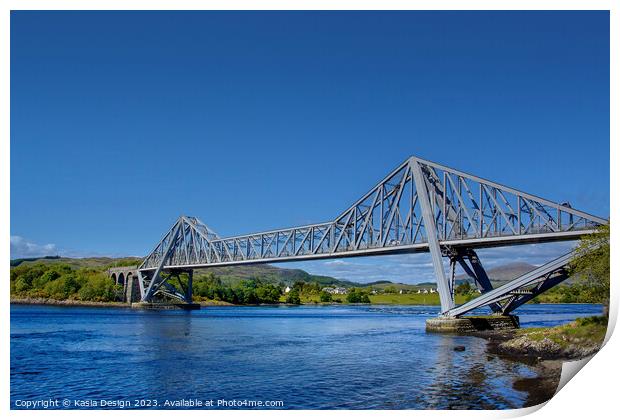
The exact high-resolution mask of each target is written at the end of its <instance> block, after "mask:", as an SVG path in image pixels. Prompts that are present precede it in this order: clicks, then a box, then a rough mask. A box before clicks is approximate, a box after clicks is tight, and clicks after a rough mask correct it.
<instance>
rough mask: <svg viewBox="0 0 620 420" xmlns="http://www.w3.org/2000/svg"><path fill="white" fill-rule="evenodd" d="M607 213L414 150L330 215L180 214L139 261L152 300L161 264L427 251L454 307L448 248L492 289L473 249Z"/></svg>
mask: <svg viewBox="0 0 620 420" xmlns="http://www.w3.org/2000/svg"><path fill="white" fill-rule="evenodd" d="M603 223H606V220H604V219H602V218H599V217H596V216H592V215H590V214H587V213H585V212H581V211H578V210H576V209H574V208H572V207H571V206H570V205H567V204H558V203H555V202H552V201H550V200H546V199H543V198H540V197H537V196H534V195H532V194H528V193H525V192H523V191H519V190H517V189H514V188H510V187H506V186H503V185H501V184H498V183H495V182H492V181H489V180H486V179H483V178H480V177H477V176H474V175H470V174H467V173H465V172H462V171H458V170H456V169H453V168H449V167H447V166H444V165H440V164H437V163H434V162H431V161H428V160H424V159H420V158H417V157H410V158H409V159H407V160H406V161H404V162H403V163H402V164H400V165H399V166H398V167H396V168H395V169H394V170H393V171H391V172H390V173H389V174H388V175H387V176H386V177H385V178H384V179H382V180H381V181H380V182H378V183H377V184H376V185H375V186H374V187H373V188H371V189H370V190H369V191H368V192H367V193H366V194H364V195H362V197H361V198H360V199H359V200H357V201H356V202H355V203H354V204H353V205H352V206H350V207H349V208H347V209H346V210H345V211H344V212H342V213H341V214H339V215H338V216H337V217H336V218H335V219H334V220H331V221H328V222H324V223H317V224H311V225H305V226H296V227H291V228H285V229H275V230H271V231H266V232H258V233H252V234H248V235H238V236H230V237H220V236H218V235H217V234H216V233H215V232H214V231H213V230H211V229H210V228H209V227H207V226H206V225H205V224H204V223H202V222H201V221H200V220H199V219H197V218H195V217H188V216H181V217H180V218H179V219H178V220H177V221H176V222H175V224H174V225H173V227H172V228H171V229H170V230H169V231H168V232H167V233H166V234H165V235H164V237H163V238H162V239H161V240H160V241H159V242H158V243H157V245H156V246H155V248H154V249H153V251H152V252H151V253H150V254H149V255H148V256H147V257H146V258H145V259H144V261H143V262H142V265H141V266H140V267H139V279H140V290H141V294H142V300H143V301H150V300H151V299H153V297H154V296H155V294H156V293H157V291H158V290H160V289H161V288H165V286H164V280H162V274H164V273H166V272H170V271H171V270H175V269H177V270H178V269H180V270H192V269H195V268H201V267H214V266H225V265H238V264H255V263H268V262H282V261H299V260H309V259H320V258H336V257H337V258H343V257H354V256H364V255H386V254H397V253H415V252H430V253H431V257H432V261H433V267H434V270H435V275H436V278H437V287H438V290H439V293H440V300H441V307H442V312H446V313H447V311H449V310H451V309H453V307H454V298H453V290H452V289H453V287H452V284H451V279H449V278H448V276H446V273H445V269H444V266H443V256H447V255H449V253H450V250H454V249H460V250H466V252H465V251H463V252H465V253H464V254H463V255H462V256H461V257H460V258H458V259H456V260H455V261H454V264H452V263H451V268H452V269H454V267H455V264H456V263H457V262H458V263H459V264H460V265H461V266H463V264H465V265H466V266H467V267H468V268H469V271H471V272H472V274H473V276H472V277H473V278H474V279H475V280H476V282H477V284H478V285H479V287H480V288H481V290H482V291H483V292H485V294H486V293H489V292H490V290H491V288H490V281H488V278H487V277H486V273H484V269H483V268H482V265H481V264H480V261H479V259H478V258H477V255H475V252H473V250H474V249H478V248H486V247H496V246H507V245H516V244H525V243H538V242H550V241H562V240H574V239H578V238H580V237H581V236H583V235H584V234H587V233H591V232H593V230H594V228H596V226H598V225H600V224H603ZM463 268H464V266H463ZM464 269H465V268H464ZM452 271H453V270H452ZM466 271H467V270H466ZM412 274H413V273H412ZM468 274H469V273H468ZM168 291H169V290H168ZM177 292H179V294H180V295H183V297H184V298H186V296H185V294H183V293H182V292H181V291H177ZM522 300H524V298H521V299H520V300H518V299H513V301H515V302H519V301H522ZM488 305H491V306H492V307H493V308H494V310H497V309H498V308H497V306H496V305H495V302H490V303H488Z"/></svg>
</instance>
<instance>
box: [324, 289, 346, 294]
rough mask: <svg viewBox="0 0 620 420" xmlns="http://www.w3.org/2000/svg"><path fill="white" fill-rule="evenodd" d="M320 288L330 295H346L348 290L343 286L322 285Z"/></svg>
mask: <svg viewBox="0 0 620 420" xmlns="http://www.w3.org/2000/svg"><path fill="white" fill-rule="evenodd" d="M322 290H323V291H324V292H327V293H331V294H332V295H346V294H347V293H348V292H349V291H348V290H347V289H345V288H344V287H324V288H323V289H322Z"/></svg>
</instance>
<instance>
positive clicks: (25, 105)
mask: <svg viewBox="0 0 620 420" xmlns="http://www.w3.org/2000/svg"><path fill="white" fill-rule="evenodd" d="M412 154H413V155H418V156H421V157H424V158H427V159H430V160H434V161H437V162H440V163H444V164H447V165H449V166H453V167H456V168H458V169H461V170H465V171H467V172H471V173H474V174H477V175H480V176H483V177H485V178H489V179H493V180H495V181H498V182H501V183H504V184H507V185H510V186H514V187H517V188H519V189H522V190H525V191H528V192H531V193H535V194H537V195H541V196H543V197H546V198H549V199H552V200H557V201H570V202H571V203H573V205H574V206H575V207H577V208H579V209H581V210H584V211H588V212H591V213H594V214H596V215H600V216H604V217H607V216H608V214H609V15H608V13H607V12H455V13H452V12H389V13H383V12H351V13H349V12H334V13H326V12H311V13H308V12H298V13H288V12H286V13H285V12H280V13H278V12H273V13H272V12H243V13H232V12H90V13H89V12H85V13H84V12H13V13H12V15H11V235H12V256H13V257H17V256H25V255H33V254H40V253H47V252H52V251H57V252H60V253H61V254H63V255H114V256H118V255H144V254H146V253H148V252H149V251H150V250H151V248H152V246H153V245H154V244H155V243H156V242H157V241H158V240H159V238H160V236H161V235H162V234H163V232H164V231H165V230H167V229H168V228H169V226H170V225H171V224H172V223H173V222H174V220H175V219H176V218H177V217H178V216H179V215H180V214H186V215H196V216H198V217H200V218H201V219H202V220H203V221H204V222H205V223H207V224H208V225H210V226H211V227H212V228H213V229H214V230H215V231H217V232H218V233H219V234H220V235H230V234H237V233H248V232H252V231H257V230H263V229H270V228H278V227H286V226H291V225H297V224H303V223H308V222H321V221H326V220H329V219H332V218H333V217H334V216H335V215H336V214H337V213H339V212H340V211H342V210H343V209H345V208H346V207H348V206H349V205H350V204H351V203H352V202H353V201H354V200H355V199H357V198H358V197H359V196H360V195H362V194H363V193H364V192H366V191H367V190H368V189H369V188H370V187H371V186H372V185H373V184H374V183H375V182H377V181H378V180H379V179H381V178H382V177H383V176H384V175H385V174H386V173H387V172H388V171H389V170H390V169H392V168H393V167H395V166H396V165H397V164H398V163H400V162H401V161H403V160H404V159H405V158H406V157H407V156H409V155H412ZM554 249H556V248H554ZM528 252H529V251H528ZM526 254H527V252H524V253H523V255H526ZM533 254H534V256H536V255H538V253H533ZM403 258H409V259H410V260H404V259H403ZM534 259H535V258H534ZM427 260H428V261H427ZM499 260H500V259H499V258H498V259H497V261H499ZM409 261H414V262H415V264H419V266H420V267H424V266H425V264H427V263H429V262H430V259H429V258H428V256H415V257H412V256H407V257H394V259H389V258H388V259H356V260H346V261H338V260H337V261H332V262H314V263H305V264H289V265H288V266H293V267H302V268H306V269H308V270H310V271H312V272H319V273H322V274H334V275H338V276H340V277H349V278H353V279H370V280H374V279H376V278H377V276H381V275H382V273H388V271H387V269H388V268H390V269H392V268H394V267H396V265H397V264H396V263H398V264H401V263H402V264H405V266H404V267H403V268H402V270H400V271H399V272H398V273H393V274H389V275H390V276H391V278H393V279H399V280H407V279H408V276H409V277H410V276H411V267H408V266H407V264H408V263H409ZM534 262H536V261H534ZM541 262H542V261H541ZM347 266H349V267H352V268H351V270H350V271H348V272H347V271H345V272H344V274H343V272H342V271H341V270H342V269H346V267H347ZM360 266H361V269H360ZM339 270H340V271H339ZM355 270H357V274H355ZM360 270H361V271H360ZM373 270H375V271H373ZM360 273H361V274H360ZM373 273H374V274H373ZM420 275H421V276H422V274H420ZM386 276H388V274H386ZM424 276H425V275H424Z"/></svg>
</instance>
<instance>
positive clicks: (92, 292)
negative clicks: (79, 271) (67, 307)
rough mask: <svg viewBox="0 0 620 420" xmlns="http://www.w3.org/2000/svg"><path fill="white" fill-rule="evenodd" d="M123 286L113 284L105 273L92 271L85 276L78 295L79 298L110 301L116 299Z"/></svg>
mask: <svg viewBox="0 0 620 420" xmlns="http://www.w3.org/2000/svg"><path fill="white" fill-rule="evenodd" d="M122 290H123V288H122V286H120V285H115V284H114V282H113V281H112V280H110V279H109V278H108V277H107V276H106V275H104V274H102V273H94V274H91V275H88V276H86V283H85V284H84V285H83V286H82V287H81V288H80V290H79V292H78V297H79V298H80V300H88V301H97V302H112V301H115V300H117V297H118V295H119V294H120V293H121V292H122Z"/></svg>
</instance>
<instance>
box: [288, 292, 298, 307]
mask: <svg viewBox="0 0 620 420" xmlns="http://www.w3.org/2000/svg"><path fill="white" fill-rule="evenodd" d="M286 303H290V304H292V305H299V304H300V303H301V298H300V297H299V292H298V291H297V289H293V290H291V291H290V292H288V295H287V296H286Z"/></svg>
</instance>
